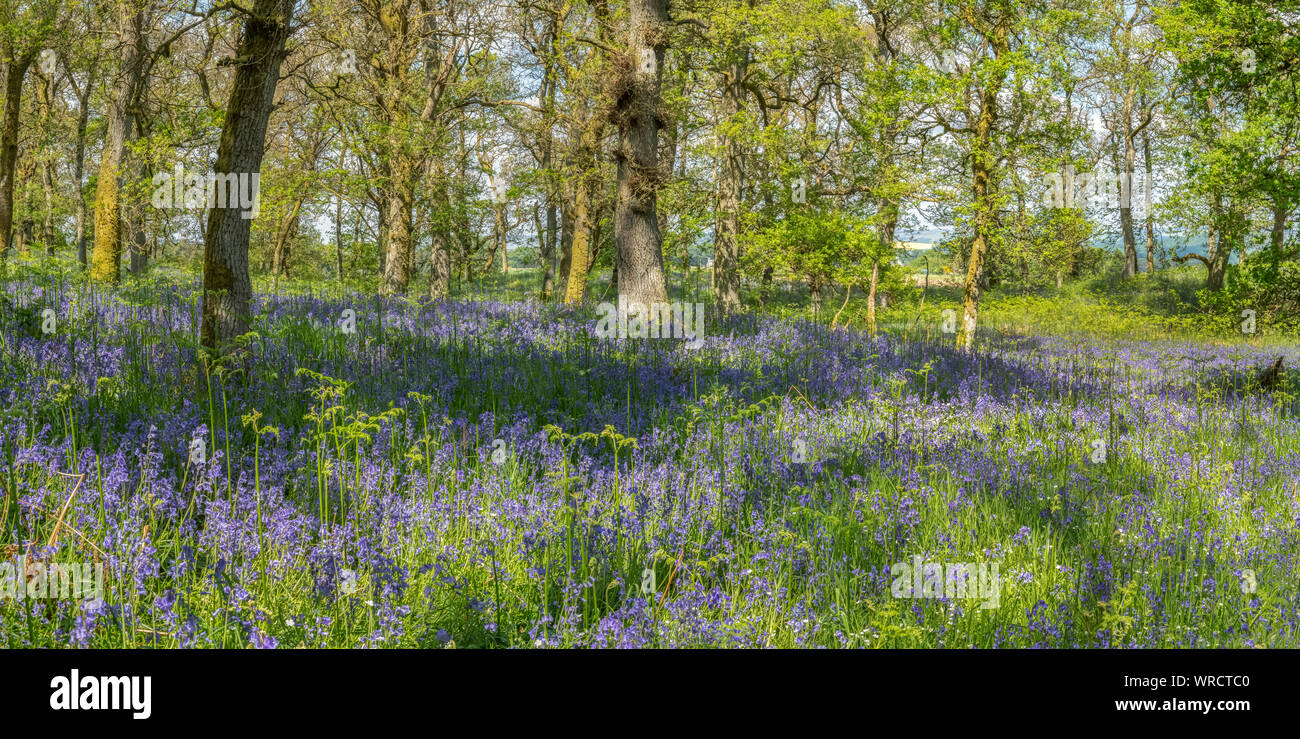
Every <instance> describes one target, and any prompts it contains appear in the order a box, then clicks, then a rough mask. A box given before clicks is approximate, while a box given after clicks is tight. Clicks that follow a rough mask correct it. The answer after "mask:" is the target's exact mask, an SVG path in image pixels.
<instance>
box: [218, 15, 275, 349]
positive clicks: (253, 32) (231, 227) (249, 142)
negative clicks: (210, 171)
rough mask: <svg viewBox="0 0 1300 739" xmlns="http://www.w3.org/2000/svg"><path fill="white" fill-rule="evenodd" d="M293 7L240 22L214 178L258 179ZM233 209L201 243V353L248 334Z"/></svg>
mask: <svg viewBox="0 0 1300 739" xmlns="http://www.w3.org/2000/svg"><path fill="white" fill-rule="evenodd" d="M293 9H294V0H256V2H255V3H254V5H253V12H252V14H251V15H249V16H247V17H246V18H245V20H244V30H243V34H242V36H241V37H240V41H239V47H238V49H237V51H236V55H235V63H236V64H237V65H238V68H237V70H236V72H235V79H234V82H233V83H232V85H231V88H230V101H229V102H228V103H227V105H226V121H225V126H224V127H223V128H222V131H221V141H220V143H219V144H218V146H217V164H216V171H217V173H218V174H222V173H247V174H248V175H249V180H250V181H251V179H252V175H253V174H257V173H260V172H261V168H262V156H263V154H264V153H265V151H266V124H267V119H268V118H270V115H271V107H272V103H273V101H274V99H275V87H276V83H277V82H278V81H279V79H280V64H281V62H282V61H284V55H285V42H286V41H288V39H289V34H290V31H291V26H290V24H291V23H292V21H293ZM245 215H246V214H244V213H242V212H240V209H239V208H238V207H235V208H230V207H226V208H212V209H210V210H209V211H208V229H207V238H206V239H205V240H204V244H203V328H202V331H201V340H202V344H203V346H204V347H206V348H208V349H209V350H212V351H216V350H217V349H218V348H219V346H220V344H221V343H222V342H227V341H230V340H231V339H234V338H235V337H237V336H239V335H241V334H244V333H246V332H247V331H248V324H249V320H250V315H249V312H250V307H249V304H250V301H251V299H252V292H253V290H252V284H251V281H250V280H249V276H248V236H249V226H250V221H249V219H248V218H246V217H244V216H245Z"/></svg>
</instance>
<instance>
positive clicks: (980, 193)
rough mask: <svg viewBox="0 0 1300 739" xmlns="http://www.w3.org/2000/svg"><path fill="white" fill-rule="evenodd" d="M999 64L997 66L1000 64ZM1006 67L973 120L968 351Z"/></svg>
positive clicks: (960, 340)
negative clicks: (994, 140) (972, 225)
mask: <svg viewBox="0 0 1300 739" xmlns="http://www.w3.org/2000/svg"><path fill="white" fill-rule="evenodd" d="M1007 33H1008V32H1007V29H1006V28H1005V26H1002V25H999V26H997V27H996V28H994V29H993V30H992V32H991V34H992V37H991V38H990V39H989V42H990V44H991V46H992V47H993V52H994V54H995V56H996V57H998V58H1003V57H1005V56H1006V55H1007V53H1009V51H1010V42H1009V41H1008V38H1007ZM999 67H1000V65H999ZM1006 74H1007V73H1006V70H1005V68H1000V69H999V70H997V71H994V72H993V73H992V74H991V75H990V76H989V79H987V80H986V81H985V83H984V88H983V90H982V91H981V93H980V109H979V117H978V118H977V119H976V121H975V145H974V147H972V150H971V180H972V187H971V194H972V195H973V197H974V206H975V235H974V239H973V240H972V241H971V248H970V259H969V261H968V263H967V266H966V287H965V290H964V292H963V295H962V325H961V326H959V327H958V330H957V348H958V349H959V350H963V351H967V352H969V351H971V350H972V349H974V347H975V327H976V323H977V321H978V318H979V297H980V286H981V280H982V279H983V276H984V275H983V272H984V256H985V255H986V254H987V253H988V249H989V243H990V241H991V240H992V238H993V229H994V228H995V225H996V220H997V211H996V209H997V202H996V198H995V192H994V191H995V186H994V183H993V177H994V168H995V167H996V166H997V164H996V161H995V156H996V155H995V153H994V152H993V150H992V147H993V127H994V125H995V124H996V122H997V119H998V93H999V92H1000V91H1001V89H1002V83H1003V80H1005V79H1006Z"/></svg>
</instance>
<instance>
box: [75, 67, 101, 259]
mask: <svg viewBox="0 0 1300 739" xmlns="http://www.w3.org/2000/svg"><path fill="white" fill-rule="evenodd" d="M98 71H99V66H98V65H93V66H91V68H90V73H89V75H88V76H87V78H86V87H85V88H84V89H78V90H77V105H78V110H77V145H76V148H75V150H74V152H73V156H72V181H73V184H74V186H75V187H76V189H77V231H76V237H75V238H76V242H77V262H78V263H80V264H81V268H82V269H85V268H86V266H87V263H86V258H87V253H86V221H87V220H89V215H90V209H89V208H88V207H87V206H86V193H85V192H84V191H83V188H84V183H83V180H84V178H85V174H86V128H87V126H88V125H89V123H90V95H91V92H92V91H93V90H94V89H95V77H96V75H97V74H98ZM74 84H75V83H74Z"/></svg>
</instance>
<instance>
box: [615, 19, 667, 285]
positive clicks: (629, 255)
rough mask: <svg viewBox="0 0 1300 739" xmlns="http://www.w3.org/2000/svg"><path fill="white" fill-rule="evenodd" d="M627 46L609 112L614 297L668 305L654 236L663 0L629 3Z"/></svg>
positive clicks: (658, 179)
mask: <svg viewBox="0 0 1300 739" xmlns="http://www.w3.org/2000/svg"><path fill="white" fill-rule="evenodd" d="M629 20H630V28H629V34H628V41H629V44H628V48H629V52H630V57H631V58H628V59H625V60H624V65H625V66H624V68H623V69H622V70H621V73H622V74H623V76H624V77H623V80H622V85H621V89H620V93H619V95H618V97H617V101H616V109H615V112H614V117H615V122H616V123H617V125H618V129H619V144H618V151H617V152H616V155H615V157H616V159H617V161H618V195H617V201H616V205H615V215H614V223H615V243H616V245H617V252H618V254H617V262H618V295H619V299H620V300H626V301H627V303H629V304H631V303H641V304H644V305H647V306H648V305H650V304H652V303H667V302H668V288H667V285H666V284H665V282H664V271H663V250H662V247H663V244H662V240H661V235H660V233H659V218H658V216H657V213H656V210H657V207H658V190H659V187H660V183H661V180H662V179H663V177H662V174H661V173H660V171H659V166H658V165H659V130H660V128H662V127H663V111H662V101H661V99H660V85H661V80H662V77H663V65H664V53H665V51H666V49H667V46H668V25H669V22H670V20H669V17H668V0H630V8H629Z"/></svg>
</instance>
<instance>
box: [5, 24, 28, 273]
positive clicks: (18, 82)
mask: <svg viewBox="0 0 1300 739" xmlns="http://www.w3.org/2000/svg"><path fill="white" fill-rule="evenodd" d="M6 46H9V45H8V44H6ZM6 51H7V52H9V53H7V54H6V55H5V57H6V58H7V59H8V60H9V63H8V64H7V65H6V67H7V68H6V70H5V102H4V126H3V128H0V264H3V263H4V261H5V259H6V258H7V257H8V256H9V242H10V239H12V238H13V226H14V169H15V167H16V165H17V163H18V127H19V123H20V121H19V119H18V115H19V111H20V108H21V106H22V99H23V79H24V78H25V77H26V76H27V69H28V68H29V67H31V65H32V60H33V59H34V58H35V57H36V50H35V49H30V50H28V51H27V52H25V53H23V54H21V55H19V56H17V58H15V54H14V53H13V49H12V48H8V49H6Z"/></svg>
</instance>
